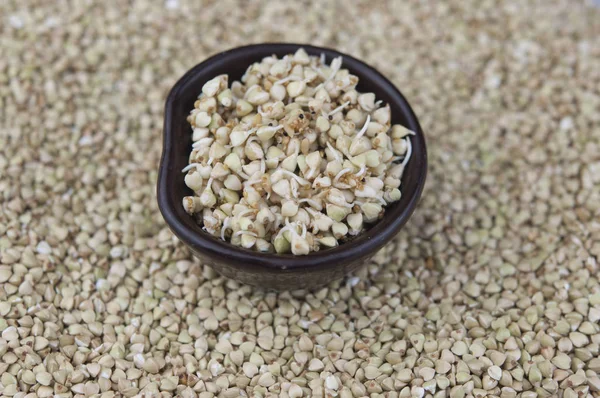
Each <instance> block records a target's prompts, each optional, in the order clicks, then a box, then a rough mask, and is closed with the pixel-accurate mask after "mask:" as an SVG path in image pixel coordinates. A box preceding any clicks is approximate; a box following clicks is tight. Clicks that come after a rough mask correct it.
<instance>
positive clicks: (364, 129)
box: [352, 115, 371, 144]
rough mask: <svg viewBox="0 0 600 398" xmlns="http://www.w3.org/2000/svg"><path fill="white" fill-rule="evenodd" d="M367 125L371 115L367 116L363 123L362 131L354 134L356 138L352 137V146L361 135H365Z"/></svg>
mask: <svg viewBox="0 0 600 398" xmlns="http://www.w3.org/2000/svg"><path fill="white" fill-rule="evenodd" d="M369 123H371V115H367V120H366V121H365V124H364V125H363V127H362V129H360V131H359V132H358V134H356V136H355V137H354V140H353V142H352V143H353V144H354V143H355V142H358V140H359V139H360V137H362V136H363V134H365V133H366V132H367V128H369Z"/></svg>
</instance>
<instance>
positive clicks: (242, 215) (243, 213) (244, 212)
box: [236, 209, 254, 218]
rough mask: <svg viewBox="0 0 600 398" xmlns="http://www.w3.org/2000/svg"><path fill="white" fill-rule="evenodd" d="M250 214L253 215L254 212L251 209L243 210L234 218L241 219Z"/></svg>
mask: <svg viewBox="0 0 600 398" xmlns="http://www.w3.org/2000/svg"><path fill="white" fill-rule="evenodd" d="M250 213H254V210H253V209H248V210H244V211H243V212H241V213H240V214H238V215H237V216H236V217H237V218H242V217H245V216H246V214H250Z"/></svg>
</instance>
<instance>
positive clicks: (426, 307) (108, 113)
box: [0, 0, 600, 398]
mask: <svg viewBox="0 0 600 398" xmlns="http://www.w3.org/2000/svg"><path fill="white" fill-rule="evenodd" d="M263 41H293V42H305V43H312V44H316V45H326V46H330V47H334V48H337V49H339V50H341V51H344V52H347V53H349V54H351V55H353V56H356V57H358V58H361V59H363V60H364V61H366V62H367V63H370V64H372V65H374V66H376V67H377V68H378V69H379V70H381V71H382V72H383V73H384V74H386V75H387V76H388V77H390V78H391V80H392V81H393V82H394V83H395V84H396V85H397V86H398V87H399V88H400V90H402V92H403V93H404V94H405V95H406V96H407V98H408V99H409V101H410V102H411V104H412V105H413V107H414V108H415V111H416V113H417V115H418V116H419V118H420V120H421V122H422V125H423V130H424V131H425V133H426V135H427V139H428V144H429V156H430V169H429V177H428V182H427V187H426V190H425V192H424V195H423V199H422V201H421V204H420V205H419V208H418V209H417V212H416V214H415V215H414V217H413V218H412V219H411V221H410V222H409V224H408V225H407V227H406V228H405V229H404V230H403V231H402V232H401V233H400V235H399V236H398V238H397V239H396V241H395V242H394V244H392V245H389V246H388V247H386V248H385V249H384V250H383V251H382V252H381V253H380V254H379V255H378V256H377V257H376V258H375V259H374V260H373V263H372V264H371V265H370V266H369V267H368V268H366V269H365V270H364V271H363V272H361V273H359V274H357V275H354V276H351V277H349V278H347V279H346V280H344V281H340V282H337V283H333V284H331V285H330V286H328V287H326V288H323V289H321V290H319V291H316V292H313V293H306V292H291V293H279V294H278V293H272V292H265V291H261V290H258V289H254V288H251V287H248V286H241V285H239V284H238V283H236V282H232V281H229V280H225V279H223V278H220V277H219V276H217V274H216V273H215V272H214V271H212V270H211V269H209V268H206V267H203V266H202V265H201V264H199V263H198V261H196V260H195V259H193V258H192V257H191V256H190V254H189V252H188V251H187V250H186V249H185V248H184V247H183V245H181V244H180V243H179V242H178V241H177V239H175V238H174V237H173V235H172V234H171V233H170V232H169V230H168V229H167V227H166V226H165V224H164V222H163V221H162V218H161V216H160V214H159V212H158V209H157V206H156V198H155V182H156V169H157V166H158V161H159V157H160V152H161V145H162V137H161V129H162V111H163V104H164V99H165V96H166V94H167V92H168V90H169V88H170V87H171V86H172V84H173V83H174V82H175V81H176V80H177V79H178V78H179V77H180V76H181V75H182V74H183V73H184V72H185V71H186V70H187V69H188V68H190V67H192V66H193V65H195V64H197V63H199V62H200V61H202V60H203V59H205V58H206V57H208V56H209V55H211V54H215V53H217V52H219V51H221V50H225V49H227V48H230V47H233V46H237V45H242V44H248V43H257V42H263ZM0 53H1V54H2V55H1V56H0V127H1V130H0V204H1V212H0V331H1V337H0V374H1V377H0V395H3V396H15V397H35V396H39V397H49V396H52V395H53V394H57V395H55V396H57V397H66V396H72V395H73V396H75V395H76V396H84V395H86V396H92V395H101V396H102V397H111V396H125V397H131V396H135V395H145V396H158V395H159V393H160V394H162V396H164V397H170V396H176V395H179V396H181V397H184V398H187V397H195V396H199V397H202V398H208V397H238V396H258V397H267V396H269V397H277V396H280V397H301V396H304V397H308V396H313V397H326V396H331V397H333V396H338V397H342V398H347V397H363V396H370V397H431V396H434V397H450V398H457V397H484V396H486V395H487V396H488V397H494V396H496V397H498V396H501V397H517V396H521V397H524V398H533V397H551V396H552V397H554V396H559V397H561V396H562V397H568V398H571V397H597V396H599V395H600V392H599V390H600V379H599V378H598V372H600V359H599V358H598V355H599V351H600V324H599V320H600V283H599V279H600V276H599V272H600V271H599V265H598V261H599V256H600V222H599V215H600V66H599V65H600V12H599V11H598V10H597V9H594V8H592V6H587V5H585V4H583V3H582V2H579V1H570V0H553V1H528V2H524V1H478V0H477V1H476V0H467V1H465V0H451V1H447V2H437V1H426V2H424V1H416V0H415V1H394V0H391V1H389V2H387V3H386V2H379V1H377V2H373V1H360V2H348V1H327V2H325V1H323V2H318V3H315V4H309V3H308V2H300V1H298V2H284V1H281V2H279V1H277V2H275V1H259V0H254V1H230V0H220V1H209V2H198V1H190V2H185V3H184V2H183V1H177V0H169V1H167V2H166V3H164V2H162V1H150V0H132V1H106V2H101V1H97V2H92V1H72V2H67V1H41V0H40V1H17V0H8V1H2V2H0ZM199 89H200V87H199Z"/></svg>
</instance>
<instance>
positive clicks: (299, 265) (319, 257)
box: [157, 42, 427, 270]
mask: <svg viewBox="0 0 600 398" xmlns="http://www.w3.org/2000/svg"><path fill="white" fill-rule="evenodd" d="M299 48H304V49H305V50H307V52H308V53H309V54H310V53H313V54H314V53H325V54H326V56H327V58H328V59H331V58H332V57H337V56H342V57H343V60H344V66H346V67H347V68H348V69H350V70H351V71H356V70H359V71H360V73H361V74H362V75H363V77H362V79H363V80H365V77H364V76H367V78H366V80H368V81H371V82H375V84H379V85H380V86H382V87H386V89H387V90H389V91H392V93H393V95H394V96H395V97H396V98H397V100H398V101H397V102H394V107H396V108H400V109H401V112H402V113H403V117H404V118H405V119H406V127H407V128H409V129H410V130H412V131H414V132H415V134H416V137H418V138H419V141H420V143H421V146H422V148H421V149H422V150H421V151H420V152H419V153H420V155H421V156H420V159H419V160H420V163H421V164H422V166H423V167H422V168H421V170H420V173H419V174H418V175H417V182H416V189H415V190H414V191H412V192H408V193H405V192H404V191H402V190H401V191H402V195H405V194H410V195H411V197H410V200H409V202H408V204H407V205H406V206H405V207H403V208H397V209H392V210H395V211H393V212H391V214H388V212H389V211H390V209H388V208H386V213H385V215H384V217H386V216H391V217H395V218H394V219H393V220H392V221H391V222H390V223H389V224H388V225H387V226H385V227H384V228H376V227H377V225H379V224H381V221H378V222H377V223H375V224H373V227H371V228H369V229H368V230H367V231H365V232H362V233H361V234H359V235H357V236H356V237H355V238H353V239H352V240H351V241H350V242H345V243H342V244H340V245H339V246H336V247H334V248H330V249H323V250H320V251H317V252H310V253H309V254H307V255H301V256H300V255H293V254H276V253H262V252H256V251H251V250H249V249H244V248H242V247H238V246H234V245H232V244H230V243H228V242H226V241H222V240H220V239H217V238H214V237H212V236H210V235H209V234H207V233H198V232H197V231H194V230H192V229H191V228H189V227H188V226H187V225H185V223H183V222H182V221H181V220H180V218H179V215H178V214H177V212H176V211H175V209H174V208H173V206H172V204H171V203H170V201H169V198H168V192H167V181H168V176H169V175H172V172H169V171H168V170H167V169H168V165H169V164H170V163H171V158H172V157H174V156H175V154H173V139H174V138H175V137H174V136H173V132H172V131H171V125H172V119H173V114H172V113H173V112H172V109H173V104H174V102H175V101H176V99H177V97H178V95H179V94H180V91H181V90H182V89H183V87H185V86H186V83H187V82H188V81H189V80H190V79H192V78H193V77H194V76H195V75H196V74H198V73H199V72H200V71H201V70H202V69H204V68H206V67H207V66H209V65H213V64H216V63H221V62H223V61H224V60H227V59H228V58H238V57H239V58H243V57H244V56H256V50H258V49H260V50H261V52H264V51H265V50H267V49H268V50H269V51H268V52H269V53H271V54H282V53H286V54H291V53H294V52H295V51H296V50H297V49H299ZM265 56H266V55H265ZM250 62H254V61H250ZM199 90H200V89H198V91H199ZM413 145H414V142H413ZM414 154H415V152H414V151H413V155H414ZM413 160H414V159H411V161H410V163H412V161H413ZM410 163H409V164H410ZM426 176H427V150H426V143H425V137H424V134H423V131H422V130H421V126H420V124H419V121H418V119H417V117H416V115H415V113H414V112H413V110H412V108H411V106H410V105H409V103H408V101H407V100H406V98H405V97H404V96H403V95H402V93H401V92H400V91H399V90H398V89H397V88H396V86H395V85H394V84H393V83H392V82H390V81H389V80H388V79H387V78H386V77H385V76H384V75H383V74H381V73H380V72H379V71H377V70H376V69H375V68H373V67H371V66H369V65H367V64H366V63H364V62H363V61H360V60H358V59H356V58H354V57H352V56H350V55H348V54H345V53H342V52H340V51H337V50H334V49H331V48H327V47H318V46H313V45H310V44H297V43H277V42H273V43H260V44H250V45H246V46H241V47H235V48H231V49H229V50H226V51H223V52H220V53H217V54H214V55H212V56H211V57H209V58H207V59H205V60H204V61H202V62H201V63H199V64H197V65H196V66H194V67H193V68H191V69H190V70H189V71H188V72H186V73H185V74H184V75H183V76H182V77H181V78H180V79H179V80H178V81H177V83H175V85H174V86H173V87H172V88H171V90H170V92H169V94H168V96H167V99H166V102H165V113H164V129H163V151H162V156H161V160H160V165H159V173H158V181H157V199H158V207H159V210H160V212H161V213H162V215H163V218H164V219H165V221H166V223H167V225H168V226H169V228H170V229H171V230H172V231H173V232H174V234H175V235H176V236H177V237H178V238H179V239H180V240H182V241H183V243H185V244H186V245H188V246H191V248H192V249H193V250H196V251H198V252H200V253H202V254H203V255H205V256H208V257H210V258H221V259H226V261H228V262H230V263H233V262H235V263H239V264H240V267H246V266H248V267H255V268H262V269H270V270H307V269H309V268H314V267H326V266H327V265H328V264H330V265H333V264H335V263H349V262H354V261H356V260H358V259H361V258H365V257H367V256H369V255H372V254H374V252H375V251H376V250H378V249H379V248H381V247H382V246H383V245H385V244H386V243H387V242H389V241H390V240H391V239H392V238H393V237H394V236H395V235H396V234H397V233H398V232H399V230H400V229H401V228H402V226H403V225H404V224H405V223H406V222H407V221H408V219H409V218H410V216H411V215H412V213H413V212H414V210H415V208H416V206H417V204H418V201H419V199H420V197H421V193H422V192H423V188H424V185H425V179H426ZM182 180H183V178H182ZM175 205H177V204H175Z"/></svg>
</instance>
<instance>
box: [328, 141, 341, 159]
mask: <svg viewBox="0 0 600 398" xmlns="http://www.w3.org/2000/svg"><path fill="white" fill-rule="evenodd" d="M327 148H329V150H330V151H331V152H332V153H333V157H334V158H335V160H337V161H338V162H340V161H342V159H341V158H340V156H339V154H338V152H337V150H336V149H335V148H334V147H333V146H332V145H331V143H330V142H329V141H327Z"/></svg>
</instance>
